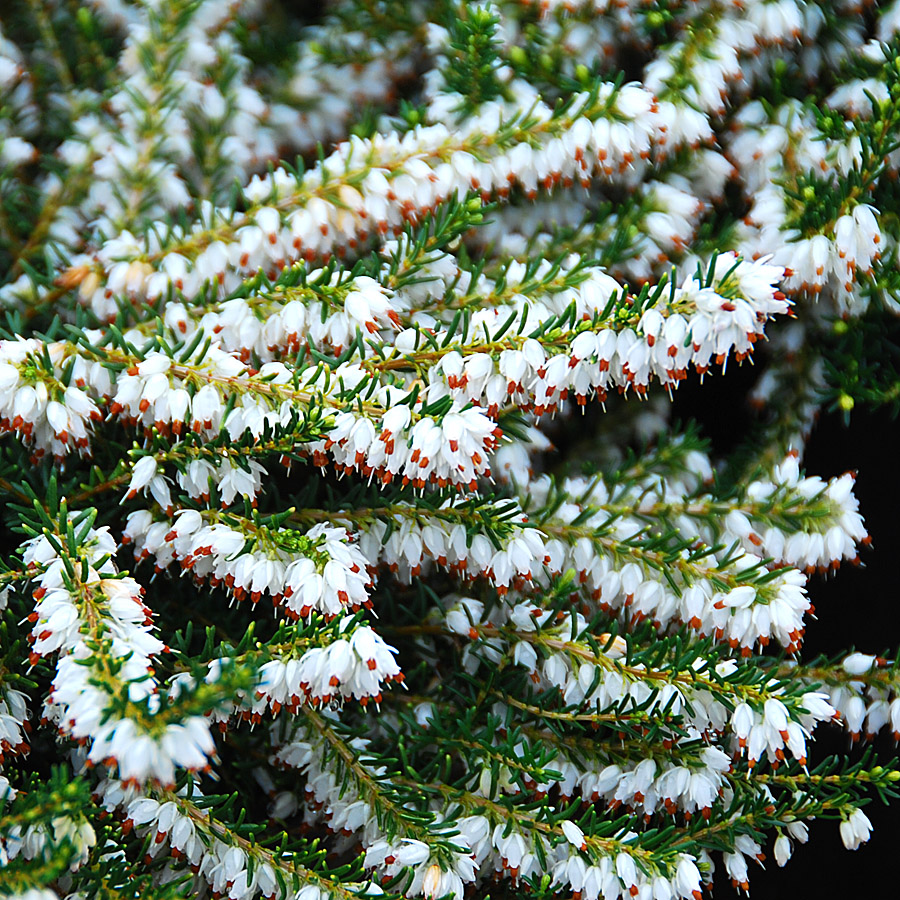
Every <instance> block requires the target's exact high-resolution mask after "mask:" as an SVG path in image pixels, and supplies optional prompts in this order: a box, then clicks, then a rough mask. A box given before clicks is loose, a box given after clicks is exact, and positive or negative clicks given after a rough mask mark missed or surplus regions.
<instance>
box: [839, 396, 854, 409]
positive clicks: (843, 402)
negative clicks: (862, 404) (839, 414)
mask: <svg viewBox="0 0 900 900" xmlns="http://www.w3.org/2000/svg"><path fill="white" fill-rule="evenodd" d="M855 405H856V401H855V400H854V399H853V398H852V397H851V396H850V395H849V394H841V396H840V397H839V398H838V406H840V408H841V409H842V410H843V411H844V412H850V410H852V409H853V407H854V406H855Z"/></svg>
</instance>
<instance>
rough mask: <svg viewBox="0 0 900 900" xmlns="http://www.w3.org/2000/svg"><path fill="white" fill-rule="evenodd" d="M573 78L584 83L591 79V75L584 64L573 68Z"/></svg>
mask: <svg viewBox="0 0 900 900" xmlns="http://www.w3.org/2000/svg"><path fill="white" fill-rule="evenodd" d="M575 77H576V78H577V79H578V80H579V81H580V82H582V83H586V82H588V81H590V79H591V73H590V71H589V69H588V67H587V66H586V65H585V64H584V63H579V64H578V65H577V66H575Z"/></svg>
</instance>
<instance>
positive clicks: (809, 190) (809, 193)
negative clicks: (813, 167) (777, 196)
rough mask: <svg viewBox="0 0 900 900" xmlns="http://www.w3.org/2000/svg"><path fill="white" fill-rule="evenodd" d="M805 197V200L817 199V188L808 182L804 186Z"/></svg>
mask: <svg viewBox="0 0 900 900" xmlns="http://www.w3.org/2000/svg"><path fill="white" fill-rule="evenodd" d="M803 199H804V200H815V199H816V189H815V188H814V187H813V186H812V185H811V184H808V185H807V186H806V187H805V188H803Z"/></svg>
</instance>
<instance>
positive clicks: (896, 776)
mask: <svg viewBox="0 0 900 900" xmlns="http://www.w3.org/2000/svg"><path fill="white" fill-rule="evenodd" d="M887 780H888V781H900V771H897V769H893V770H892V771H890V772H888V774H887Z"/></svg>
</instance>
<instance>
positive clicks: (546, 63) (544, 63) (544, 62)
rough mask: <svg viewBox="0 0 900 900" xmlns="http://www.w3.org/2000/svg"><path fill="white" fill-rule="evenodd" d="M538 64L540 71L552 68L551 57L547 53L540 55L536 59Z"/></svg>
mask: <svg viewBox="0 0 900 900" xmlns="http://www.w3.org/2000/svg"><path fill="white" fill-rule="evenodd" d="M538 62H540V64H541V68H542V69H552V68H553V57H552V56H551V55H550V54H549V53H542V54H541V55H540V56H539V57H538Z"/></svg>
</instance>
